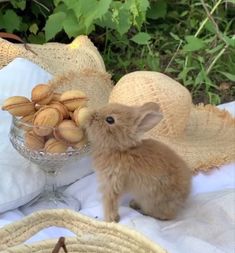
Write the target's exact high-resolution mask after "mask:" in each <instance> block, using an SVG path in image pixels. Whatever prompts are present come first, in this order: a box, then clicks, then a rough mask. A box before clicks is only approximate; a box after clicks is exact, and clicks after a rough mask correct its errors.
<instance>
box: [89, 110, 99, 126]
mask: <svg viewBox="0 0 235 253" xmlns="http://www.w3.org/2000/svg"><path fill="white" fill-rule="evenodd" d="M97 119H98V114H97V113H96V112H94V113H93V114H92V115H91V117H90V125H92V124H93V123H94V121H96V120H97Z"/></svg>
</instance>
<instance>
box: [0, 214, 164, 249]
mask: <svg viewBox="0 0 235 253" xmlns="http://www.w3.org/2000/svg"><path fill="white" fill-rule="evenodd" d="M51 226H57V227H63V228H67V229H69V230H70V231H72V232H73V233H74V234H75V235H76V237H74V238H68V239H66V242H67V244H68V252H72V248H73V247H75V245H76V243H77V245H76V247H75V248H76V250H77V249H78V248H79V247H81V245H82V246H83V249H84V247H90V248H92V247H94V244H96V245H95V246H96V247H104V246H105V247H106V248H110V247H114V248H113V250H114V251H112V250H111V251H103V252H143V253H144V252H150V253H151V252H152V253H164V252H165V253H166V251H165V250H163V249H162V248H161V247H160V246H158V245H157V244H155V243H153V242H151V241H150V240H148V239H146V238H145V237H143V236H142V235H140V234H139V233H137V232H135V231H132V230H129V229H127V228H125V227H124V226H121V225H119V224H113V223H106V222H101V221H96V220H94V219H91V218H88V217H86V216H83V215H81V214H79V213H77V212H74V211H70V210H68V209H55V210H44V211H39V212H36V213H33V214H31V215H29V216H27V217H25V218H23V219H22V220H20V221H17V222H15V223H12V224H9V225H6V226H5V227H3V228H2V229H0V252H37V251H36V249H37V247H36V246H35V244H34V245H32V246H29V245H24V244H23V243H24V242H25V241H26V240H28V239H29V238H31V237H32V236H33V235H35V234H36V233H37V232H39V231H40V230H42V229H44V228H48V227H51ZM55 242H56V241H54V240H53V241H52V240H48V241H43V242H42V243H41V244H40V247H42V246H43V249H44V250H45V249H46V248H47V251H43V252H51V251H50V250H49V248H48V247H49V246H50V247H51V248H50V249H51V250H52V249H53V245H55ZM69 244H70V245H69ZM97 245H98V246H97ZM29 247H32V248H31V249H34V250H31V251H27V249H29ZM9 248H10V249H9ZM14 249H15V250H14ZM17 249H18V250H17ZM20 249H21V250H20ZM104 249H105V248H104ZM115 249H116V250H115ZM123 249H129V250H124V251H122V250H123ZM130 249H131V251H130ZM37 250H38V249H37ZM76 252H79V251H76ZM81 252H83V251H81ZM90 252H102V251H100V250H98V248H97V250H95V251H90Z"/></svg>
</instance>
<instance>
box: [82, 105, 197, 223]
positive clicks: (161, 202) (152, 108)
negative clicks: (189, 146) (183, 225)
mask: <svg viewBox="0 0 235 253" xmlns="http://www.w3.org/2000/svg"><path fill="white" fill-rule="evenodd" d="M162 118H163V115H162V113H161V112H160V108H159V106H158V104H156V103H153V102H149V103H146V104H144V105H142V106H139V107H137V106H136V107H134V106H133V107H131V106H126V105H122V104H108V105H106V106H104V107H102V108H100V109H97V110H94V111H92V112H90V114H89V116H88V117H87V120H86V122H85V124H84V128H85V129H86V132H87V134H88V139H89V141H90V142H91V144H92V156H93V162H94V167H95V170H96V172H97V175H98V179H99V183H100V189H101V192H102V195H103V208H104V218H105V220H106V221H108V222H118V221H119V218H120V217H119V213H118V205H119V204H118V202H119V199H120V197H121V196H122V195H123V194H125V193H130V194H131V195H132V196H133V200H132V201H131V202H130V206H131V207H132V208H135V209H136V210H139V212H141V213H143V214H145V215H149V216H152V217H154V218H157V219H160V220H169V219H173V218H175V217H176V215H177V213H178V211H179V210H180V208H182V207H183V204H184V202H185V200H186V199H187V196H188V195H189V193H190V189H191V179H192V174H191V172H190V169H189V168H188V166H187V164H186V163H185V162H184V160H183V159H182V158H181V157H180V156H179V155H177V154H176V153H175V152H174V151H173V150H171V149H170V148H169V147H168V146H166V145H165V144H163V143H161V142H159V141H157V140H153V139H144V138H143V135H144V133H145V132H147V131H148V130H150V129H151V128H153V127H154V126H155V125H156V124H158V123H159V122H160V120H161V119H162Z"/></svg>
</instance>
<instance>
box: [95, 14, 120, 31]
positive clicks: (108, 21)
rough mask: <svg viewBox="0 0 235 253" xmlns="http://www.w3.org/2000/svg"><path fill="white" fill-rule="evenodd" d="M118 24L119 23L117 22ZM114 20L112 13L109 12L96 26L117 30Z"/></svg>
mask: <svg viewBox="0 0 235 253" xmlns="http://www.w3.org/2000/svg"><path fill="white" fill-rule="evenodd" d="M117 22H118V21H117ZM117 22H116V23H117ZM116 23H115V22H114V20H113V17H112V13H111V12H110V11H108V12H107V13H106V14H105V15H104V16H103V17H101V18H100V19H99V20H97V21H96V24H97V25H99V26H101V27H103V28H110V29H113V30H115V29H117V28H116V27H117V24H116Z"/></svg>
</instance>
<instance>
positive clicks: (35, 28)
mask: <svg viewBox="0 0 235 253" xmlns="http://www.w3.org/2000/svg"><path fill="white" fill-rule="evenodd" d="M29 31H30V32H31V33H33V34H37V32H38V25H37V24H36V23H34V24H32V25H31V26H30V27H29Z"/></svg>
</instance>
